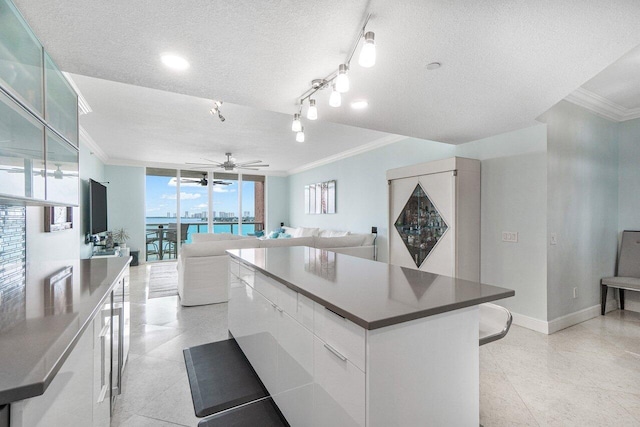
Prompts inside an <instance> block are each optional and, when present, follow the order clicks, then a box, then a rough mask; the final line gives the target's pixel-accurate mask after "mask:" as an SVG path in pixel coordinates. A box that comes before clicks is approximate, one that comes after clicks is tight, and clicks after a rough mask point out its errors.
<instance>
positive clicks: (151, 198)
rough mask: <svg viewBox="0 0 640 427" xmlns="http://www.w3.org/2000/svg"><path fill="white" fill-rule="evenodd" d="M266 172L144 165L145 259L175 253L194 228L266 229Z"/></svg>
mask: <svg viewBox="0 0 640 427" xmlns="http://www.w3.org/2000/svg"><path fill="white" fill-rule="evenodd" d="M264 183H265V177H264V176H259V175H241V174H231V173H218V172H216V173H212V172H207V171H194V170H184V169H182V170H175V169H160V168H147V179H146V234H147V261H163V260H170V259H175V258H177V256H178V254H179V251H180V245H181V244H184V243H191V241H192V239H191V237H192V236H193V234H195V233H209V232H213V233H233V234H242V235H245V236H246V235H255V234H256V232H260V231H262V230H264V223H265V208H264V207H265V203H264Z"/></svg>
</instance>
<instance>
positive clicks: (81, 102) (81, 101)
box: [62, 71, 93, 114]
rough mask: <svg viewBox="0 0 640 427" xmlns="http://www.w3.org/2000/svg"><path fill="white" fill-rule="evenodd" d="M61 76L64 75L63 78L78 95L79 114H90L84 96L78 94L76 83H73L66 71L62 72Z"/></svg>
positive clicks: (90, 111) (89, 107)
mask: <svg viewBox="0 0 640 427" xmlns="http://www.w3.org/2000/svg"><path fill="white" fill-rule="evenodd" d="M62 74H64V76H65V77H66V78H67V81H68V82H69V84H70V85H71V87H72V88H73V90H75V91H76V94H77V95H78V110H79V111H80V114H89V113H92V112H93V110H92V109H91V106H90V105H89V103H88V102H87V99H86V98H85V97H84V95H82V92H80V88H79V87H78V85H77V84H76V82H74V81H73V79H72V78H71V74H69V73H67V72H66V71H63V72H62Z"/></svg>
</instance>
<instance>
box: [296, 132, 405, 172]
mask: <svg viewBox="0 0 640 427" xmlns="http://www.w3.org/2000/svg"><path fill="white" fill-rule="evenodd" d="M407 138H409V137H408V136H403V135H388V136H384V137H382V138H380V139H376V140H375V141H371V142H369V143H367V144H364V145H361V146H359V147H356V148H352V149H351V150H347V151H343V152H342V153H338V154H334V155H333V156H329V157H325V158H324V159H320V160H316V161H315V162H311V163H307V164H305V165H302V166H298V167H297V168H293V169H289V170H288V171H287V174H288V175H293V174H296V173H300V172H304V171H308V170H310V169H314V168H317V167H319V166H323V165H326V164H329V163H333V162H336V161H338V160H342V159H346V158H348V157H353V156H357V155H358V154H362V153H366V152H367V151H372V150H375V149H377V148H380V147H384V146H385V145H390V144H393V143H395V142H398V141H402V140H403V139H407Z"/></svg>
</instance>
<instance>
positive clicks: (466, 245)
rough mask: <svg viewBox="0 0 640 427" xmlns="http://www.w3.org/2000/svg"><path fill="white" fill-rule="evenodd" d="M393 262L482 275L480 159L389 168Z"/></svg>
mask: <svg viewBox="0 0 640 427" xmlns="http://www.w3.org/2000/svg"><path fill="white" fill-rule="evenodd" d="M387 180H388V181H389V263H390V264H394V265H400V266H403V267H409V268H414V269H416V268H417V269H420V270H422V271H428V272H431V273H436V274H442V275H445V276H451V277H459V278H462V279H466V280H473V281H479V280H480V161H479V160H473V159H465V158H460V157H453V158H450V159H444V160H438V161H434V162H428V163H422V164H418V165H413V166H406V167H402V168H398V169H391V170H388V171H387Z"/></svg>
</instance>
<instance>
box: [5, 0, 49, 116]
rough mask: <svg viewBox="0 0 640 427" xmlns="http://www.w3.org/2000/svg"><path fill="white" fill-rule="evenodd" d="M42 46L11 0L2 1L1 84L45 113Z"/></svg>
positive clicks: (12, 93)
mask: <svg viewBox="0 0 640 427" xmlns="http://www.w3.org/2000/svg"><path fill="white" fill-rule="evenodd" d="M42 75H43V73H42V46H41V45H40V42H38V40H37V39H36V37H35V36H34V35H33V34H32V33H31V30H30V29H29V26H28V25H27V24H26V23H25V21H24V19H22V16H21V15H20V12H18V10H17V9H16V7H15V6H14V5H13V3H12V2H11V1H10V0H0V85H1V86H2V87H3V88H4V89H5V90H7V91H8V92H9V93H11V95H12V96H15V97H16V98H17V99H19V100H20V102H23V103H25V104H26V105H28V106H29V107H30V108H31V109H33V110H34V111H35V112H36V113H37V114H40V115H41V116H42V111H43V110H42V92H43V89H42V88H43V84H42Z"/></svg>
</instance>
